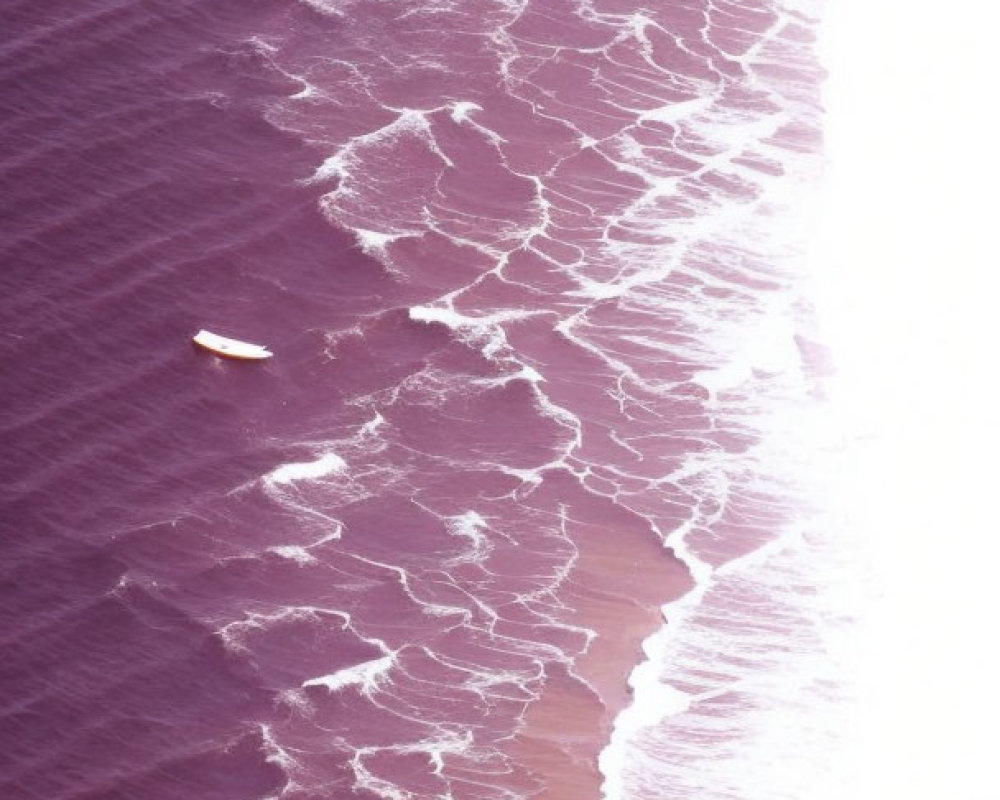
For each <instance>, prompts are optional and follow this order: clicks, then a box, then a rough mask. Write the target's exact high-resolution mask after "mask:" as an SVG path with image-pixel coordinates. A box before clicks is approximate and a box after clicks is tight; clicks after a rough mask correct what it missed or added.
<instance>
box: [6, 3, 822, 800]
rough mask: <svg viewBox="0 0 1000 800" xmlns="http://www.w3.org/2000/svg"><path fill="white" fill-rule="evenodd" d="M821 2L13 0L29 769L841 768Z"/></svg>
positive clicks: (205, 787)
mask: <svg viewBox="0 0 1000 800" xmlns="http://www.w3.org/2000/svg"><path fill="white" fill-rule="evenodd" d="M817 14H818V7H817V4H816V3H814V2H799V0H774V1H773V2H772V1H771V0H755V2H752V3H748V2H726V0H711V1H709V0H669V2H668V1H667V0H663V1H662V2H651V3H646V4H641V3H639V2H637V0H577V1H576V2H570V1H569V0H507V2H503V1H501V0H498V1H497V2H492V1H491V0H413V2H402V0H398V1H397V2H393V1H391V0H302V1H299V0H212V1H211V2H209V0H169V1H168V0H143V1H142V2H134V1H133V2H124V1H123V0H73V1H72V2H68V0H47V2H37V0H7V2H4V3H3V4H2V5H0V176H2V177H0V186H2V191H0V250H2V255H0V797H2V798H4V800H29V799H31V800H70V799H71V798H72V799H73V800H84V799H86V800H112V799H114V800H120V799H121V800H124V798H135V800H168V798H171V799H172V798H176V799H177V800H181V799H182V798H183V800H192V799H193V798H197V800H264V799H265V798H268V799H272V800H273V799H276V798H280V800H321V799H322V800H342V799H345V798H357V799H358V800H376V799H377V798H384V799H385V800H424V799H425V798H427V799H429V798H448V800H471V799H473V798H475V799H477V800H479V799H481V800H516V799H520V798H538V799H539V800H586V799H587V798H595V799H596V798H599V797H607V798H615V800H626V799H627V800H667V799H668V798H670V799H673V798H677V799H678V800H681V799H684V800H687V799H688V798H698V800H711V799H712V798H734V799H737V798H742V799H745V798H758V797H759V798H761V800H763V798H768V800H775V798H785V797H787V798H798V799H799V800H801V798H804V797H808V796H810V795H809V791H810V790H811V787H812V786H813V785H814V784H815V783H817V782H818V781H821V780H822V775H823V769H824V768H825V767H824V766H823V760H822V758H820V754H822V753H823V752H828V751H829V750H830V747H829V741H828V738H827V737H828V733H827V731H828V727H827V725H826V719H827V716H829V714H830V713H833V712H832V711H830V709H833V708H835V707H836V695H837V692H838V688H837V682H836V680H835V676H834V675H832V674H831V672H830V667H829V661H828V659H827V658H826V655H825V653H826V652H827V643H825V642H824V641H823V636H822V630H823V626H822V621H823V619H824V618H825V617H824V615H826V614H828V609H827V608H826V606H825V605H824V603H823V602H821V601H820V599H819V598H820V595H821V594H822V593H821V592H819V590H818V588H817V587H818V586H819V583H820V582H821V581H822V580H823V578H822V573H823V572H824V569H827V568H830V565H835V564H836V558H835V557H833V556H832V555H830V554H829V553H828V552H827V551H826V550H825V548H826V545H825V544H824V542H823V541H822V537H818V536H816V535H815V532H814V531H812V530H811V529H810V524H809V520H810V511H809V507H810V501H809V491H808V487H807V486H806V485H805V484H807V483H808V481H804V480H803V479H802V474H803V465H804V461H803V459H802V457H801V453H800V448H799V447H798V445H797V443H796V440H797V435H798V432H800V431H802V430H806V429H808V426H809V420H811V419H812V411H811V409H812V408H813V407H814V406H815V405H816V404H818V403H819V402H820V400H821V397H822V383H823V378H824V375H825V374H826V370H827V363H826V361H827V359H826V357H825V356H824V351H823V348H822V347H821V346H820V345H819V344H818V343H817V337H816V335H815V333H814V330H813V323H812V315H811V308H810V303H809V300H808V296H809V295H808V291H807V287H806V285H805V282H804V280H803V271H802V261H803V258H802V252H803V237H804V233H803V232H804V230H805V227H806V226H807V223H808V208H809V200H808V198H809V197H810V193H811V187H813V186H814V184H815V181H816V177H817V174H818V172H819V169H820V148H821V141H820V118H821V114H820V111H821V109H820V102H819V90H820V82H821V80H822V73H821V71H820V69H819V67H818V64H817V57H816V53H815V52H814V49H815V48H814V43H815V37H816V29H817V24H818V22H817ZM200 328H207V329H209V330H212V331H215V332H217V333H220V334H223V335H228V336H233V337H236V338H240V339H245V340H248V341H251V342H257V343H262V344H266V345H267V346H268V347H269V348H270V349H271V350H272V351H273V352H274V353H275V356H274V358H273V359H271V360H269V361H267V362H262V363H240V362H234V361H225V360H221V359H219V358H217V357H215V356H212V355H210V354H208V353H206V352H203V351H199V350H197V349H196V348H194V347H193V346H192V345H191V343H190V338H191V336H192V335H193V334H194V333H195V332H197V331H198V330H199V329H200ZM797 453H799V455H797Z"/></svg>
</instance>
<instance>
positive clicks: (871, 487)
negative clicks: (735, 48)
mask: <svg viewBox="0 0 1000 800" xmlns="http://www.w3.org/2000/svg"><path fill="white" fill-rule="evenodd" d="M997 21H998V13H997V10H996V7H995V6H994V5H992V4H989V3H982V2H974V1H973V0H957V2H949V3H946V4H941V3H930V2H923V1H922V0H918V2H913V1H912V0H910V1H909V2H907V1H906V0H881V1H880V2H870V0H868V1H867V2H866V1H865V0H832V1H831V2H829V3H828V4H827V9H826V12H825V24H824V30H823V51H822V52H823V58H824V61H825V63H826V65H827V68H828V70H829V72H830V80H829V83H828V85H827V87H826V90H825V103H826V106H827V109H828V115H827V120H826V131H827V153H828V156H829V159H830V162H831V166H830V170H829V173H828V176H827V180H826V196H825V202H824V213H823V222H822V225H821V231H820V233H819V236H818V239H817V241H816V243H815V247H814V248H813V253H812V257H811V261H812V264H813V267H814V269H815V275H816V282H817V299H818V301H819V312H820V315H821V324H822V327H823V330H824V332H825V336H826V340H827V341H828V342H829V343H830V344H831V346H832V348H833V351H834V356H835V360H836V363H837V367H838V377H837V379H836V383H835V391H834V397H833V399H834V410H835V417H836V424H837V425H838V426H841V427H842V430H843V431H844V441H845V444H846V447H845V451H844V455H843V456H842V460H841V461H840V463H839V468H838V469H837V470H835V472H834V477H833V478H831V481H830V483H829V489H830V493H831V498H830V500H831V502H832V504H833V509H834V512H835V521H837V522H838V523H839V524H840V525H841V526H842V528H843V531H844V534H843V535H844V542H845V543H848V542H851V541H853V542H854V543H855V544H857V545H858V546H861V547H863V548H865V549H866V550H867V555H868V556H870V557H871V559H872V562H873V564H874V565H875V568H876V572H877V574H878V575H879V582H880V583H879V586H880V597H879V599H878V600H877V602H876V603H875V605H874V607H873V608H872V609H871V610H870V612H869V613H868V614H867V616H866V617H865V619H864V622H863V623H862V624H861V625H860V626H859V627H858V629H857V630H855V631H854V632H853V633H852V634H851V637H850V640H849V646H848V650H849V658H848V659H847V663H848V665H849V668H850V671H851V673H852V675H853V677H854V679H855V680H856V681H857V685H856V697H857V699H856V703H855V704H854V705H853V707H852V709H850V714H851V716H852V718H853V720H852V724H851V726H850V731H851V735H852V737H853V738H854V740H855V741H854V744H855V746H854V747H852V748H850V752H851V758H850V759H848V760H847V762H846V763H844V764H843V765H842V767H843V778H844V781H846V782H847V783H848V784H849V785H850V793H849V794H846V795H845V794H844V793H843V788H842V787H839V788H838V793H837V796H838V797H844V796H850V797H852V798H856V799H857V800H868V799H869V798H872V799H873V800H874V798H880V799H881V798H887V797H905V798H908V800H922V799H923V798H941V797H954V798H959V797H960V798H963V800H979V798H982V799H983V800H985V798H994V797H997V796H1000V788H998V787H997V779H996V777H995V776H994V775H993V766H994V765H993V762H994V758H995V756H994V744H995V739H996V735H995V733H994V727H995V725H996V722H997V719H998V717H1000V690H998V681H1000V646H998V644H997V641H996V638H997V634H996V631H997V629H998V626H997V622H996V617H995V614H996V611H997V609H998V608H1000V603H998V602H997V597H996V595H997V586H998V583H1000V582H998V579H997V570H998V562H997V555H998V553H1000V544H998V538H1000V524H998V523H997V519H996V517H997V510H996V499H997V498H998V497H1000V486H998V485H997V479H998V477H1000V469H998V468H997V465H996V460H997V454H998V451H1000V423H998V414H1000V406H998V395H997V386H998V383H1000V381H998V378H997V369H998V365H1000V357H998V348H1000V327H998V325H1000V295H998V293H997V292H998V287H1000V280H998V277H997V273H998V271H1000V259H998V258H997V255H996V251H997V244H996V242H995V238H996V235H997V232H998V229H1000V225H998V221H997V207H998V203H997V199H996V192H997V188H998V180H1000V170H998V165H1000V155H998V148H1000V141H998V128H997V126H996V112H995V111H994V109H993V108H992V107H991V106H993V105H994V101H993V98H994V97H995V94H996V88H995V82H996V80H997V76H998V73H1000V70H998V68H997V66H996V64H997V50H998V48H997V41H996V40H997V30H998V28H997ZM821 795H822V792H820V794H819V795H817V797H819V796H821Z"/></svg>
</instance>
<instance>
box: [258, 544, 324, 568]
mask: <svg viewBox="0 0 1000 800" xmlns="http://www.w3.org/2000/svg"><path fill="white" fill-rule="evenodd" d="M267 549H268V551H269V552H271V553H274V554H275V555H279V556H281V557H282V558H287V559H289V560H290V561H294V562H296V563H297V564H314V563H316V557H315V556H314V555H312V554H311V553H310V552H309V551H308V550H307V549H306V548H304V547H299V546H298V545H279V546H277V547H269V548H267Z"/></svg>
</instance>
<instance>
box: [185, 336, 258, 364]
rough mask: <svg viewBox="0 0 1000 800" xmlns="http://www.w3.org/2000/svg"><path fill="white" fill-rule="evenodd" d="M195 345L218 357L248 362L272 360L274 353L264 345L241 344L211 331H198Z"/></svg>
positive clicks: (236, 340)
mask: <svg viewBox="0 0 1000 800" xmlns="http://www.w3.org/2000/svg"><path fill="white" fill-rule="evenodd" d="M193 341H194V343H195V344H196V345H198V346H199V347H204V348H205V349H206V350H209V351H211V352H213V353H215V354H216V355H217V356H224V357H225V358H241V359H244V360H246V361H260V360H262V359H265V358H270V357H271V356H272V355H274V353H272V352H270V351H269V350H268V349H267V348H266V347H264V345H261V344H250V343H249V342H241V341H239V340H238V339H228V338H226V337H225V336H219V335H218V334H216V333H210V332H209V331H204V330H203V331H198V333H196V334H195V336H194V339H193Z"/></svg>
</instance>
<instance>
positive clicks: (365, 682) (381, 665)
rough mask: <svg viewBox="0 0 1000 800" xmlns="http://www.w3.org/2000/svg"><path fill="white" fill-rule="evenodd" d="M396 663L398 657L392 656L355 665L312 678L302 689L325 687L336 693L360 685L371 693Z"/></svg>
mask: <svg viewBox="0 0 1000 800" xmlns="http://www.w3.org/2000/svg"><path fill="white" fill-rule="evenodd" d="M395 663H396V657H395V656H394V655H391V654H390V655H387V656H383V657H382V658H376V659H374V660H372V661H365V662H363V663H361V664H355V665H354V666H353V667H345V668H344V669H341V670H338V671H337V672H334V673H331V674H330V675H323V676H321V677H319V678H312V679H311V680H308V681H305V682H304V683H303V684H302V688H303V689H305V688H307V687H309V686H324V687H326V688H327V689H329V690H330V691H331V692H336V691H338V690H340V689H343V688H344V687H345V686H359V685H360V686H361V687H362V688H363V690H364V691H366V692H370V691H372V690H373V689H375V688H376V687H377V686H378V683H379V681H380V680H382V679H384V678H385V676H386V675H387V674H388V672H389V670H390V669H391V668H392V665H393V664H395Z"/></svg>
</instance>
